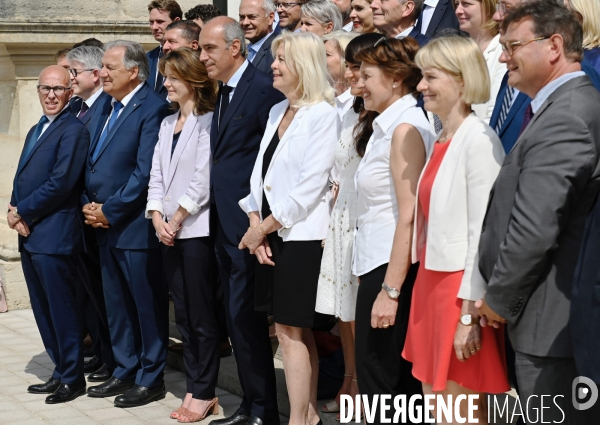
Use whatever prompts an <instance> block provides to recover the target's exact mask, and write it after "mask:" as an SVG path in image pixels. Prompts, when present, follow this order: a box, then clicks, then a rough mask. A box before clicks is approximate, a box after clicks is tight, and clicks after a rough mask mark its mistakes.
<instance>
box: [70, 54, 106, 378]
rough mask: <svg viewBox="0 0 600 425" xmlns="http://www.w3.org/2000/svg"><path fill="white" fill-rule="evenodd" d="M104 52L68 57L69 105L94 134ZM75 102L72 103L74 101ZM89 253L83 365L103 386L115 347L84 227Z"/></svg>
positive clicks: (82, 300) (84, 268)
mask: <svg viewBox="0 0 600 425" xmlns="http://www.w3.org/2000/svg"><path fill="white" fill-rule="evenodd" d="M103 55H104V50H103V49H101V48H100V47H97V46H80V47H77V48H74V49H73V50H71V51H70V52H69V53H67V60H68V62H69V73H70V74H71V87H72V88H73V93H74V95H76V96H78V97H77V101H76V102H73V101H71V102H70V106H71V112H72V113H73V115H75V116H76V117H77V118H79V120H80V121H81V122H82V123H83V125H85V127H86V128H87V129H88V131H89V132H91V131H92V123H93V122H94V121H93V120H92V117H93V116H94V115H96V114H99V112H100V107H99V105H101V104H103V103H104V102H106V101H107V99H110V95H109V94H107V93H105V92H104V91H103V90H102V79H101V78H100V69H102V56H103ZM71 100H72V99H71ZM83 232H84V235H85V241H86V252H85V253H82V254H81V255H80V259H81V263H80V265H81V276H82V281H83V287H82V288H79V289H80V291H79V294H78V305H79V308H80V309H81V317H82V318H83V323H84V325H85V328H86V329H87V331H88V332H89V334H90V337H91V338H92V351H93V353H94V357H92V358H91V359H90V360H88V361H86V362H85V364H84V372H86V373H90V375H89V376H88V381H89V382H104V381H106V380H107V379H108V378H110V377H111V375H112V372H113V370H114V367H115V364H114V357H113V353H112V344H111V342H110V334H109V330H108V320H107V318H106V305H105V303H104V294H103V289H102V278H101V270H100V253H99V251H98V244H97V242H96V235H95V232H94V229H92V227H91V226H84V230H83Z"/></svg>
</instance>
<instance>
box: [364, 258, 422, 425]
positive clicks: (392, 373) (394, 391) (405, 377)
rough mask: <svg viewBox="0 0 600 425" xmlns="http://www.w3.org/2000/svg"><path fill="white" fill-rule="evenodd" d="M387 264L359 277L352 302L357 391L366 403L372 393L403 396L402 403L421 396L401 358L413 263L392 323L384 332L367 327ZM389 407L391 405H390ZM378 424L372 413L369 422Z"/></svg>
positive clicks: (414, 270) (417, 383) (418, 384)
mask: <svg viewBox="0 0 600 425" xmlns="http://www.w3.org/2000/svg"><path fill="white" fill-rule="evenodd" d="M387 266H388V265H387V264H384V265H383V266H379V267H377V268H376V269H375V270H373V271H370V272H369V273H367V274H364V275H362V276H360V285H359V286H358V294H357V297H356V298H357V300H356V373H357V375H358V376H357V377H358V389H359V390H360V393H361V394H364V395H367V396H368V398H369V402H370V403H373V396H374V395H375V394H378V395H380V396H381V395H382V394H391V396H392V399H393V397H395V396H396V395H399V394H406V400H407V403H408V400H409V399H410V397H411V396H412V395H414V394H423V390H422V386H421V382H420V381H419V380H417V379H416V378H414V377H413V375H412V363H410V362H408V361H406V360H405V359H404V358H403V357H402V356H401V353H402V349H403V348H404V340H405V339H406V330H407V328H408V318H409V313H410V302H411V298H412V290H413V285H414V282H415V278H416V276H417V269H418V264H413V265H412V266H411V268H410V269H409V271H408V275H407V277H406V280H405V281H404V284H403V285H402V291H401V292H400V297H399V298H398V311H397V313H396V323H395V325H394V326H390V327H389V328H387V329H375V328H372V327H371V311H372V309H373V303H374V302H375V299H376V298H377V295H379V293H380V292H381V284H382V283H383V280H384V278H385V272H386V270H387ZM391 405H392V406H393V403H391ZM393 415H394V409H393V408H392V409H391V410H389V411H388V412H387V415H386V417H387V418H389V419H390V420H392V419H393ZM369 423H373V424H379V423H381V416H380V412H379V410H377V411H376V414H375V420H374V421H373V422H369Z"/></svg>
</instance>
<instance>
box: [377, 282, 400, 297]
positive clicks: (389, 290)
mask: <svg viewBox="0 0 600 425" xmlns="http://www.w3.org/2000/svg"><path fill="white" fill-rule="evenodd" d="M381 287H382V288H383V290H384V291H385V292H387V294H388V297H390V298H391V299H393V300H397V299H398V297H399V296H400V291H398V290H397V289H396V288H390V287H389V286H387V285H386V284H385V282H383V283H382V284H381Z"/></svg>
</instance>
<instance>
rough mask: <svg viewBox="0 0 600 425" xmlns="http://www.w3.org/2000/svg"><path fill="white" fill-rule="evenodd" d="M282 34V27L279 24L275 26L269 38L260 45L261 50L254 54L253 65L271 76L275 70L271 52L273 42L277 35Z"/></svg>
mask: <svg viewBox="0 0 600 425" xmlns="http://www.w3.org/2000/svg"><path fill="white" fill-rule="evenodd" d="M279 34H281V28H279V25H278V26H277V27H276V28H275V31H273V32H272V33H271V34H269V38H267V39H266V40H265V42H264V43H263V45H262V46H260V50H259V51H258V53H256V56H254V60H253V61H252V65H254V67H255V68H256V69H258V70H259V71H262V72H264V73H265V74H267V75H269V76H273V70H272V69H271V64H272V63H273V55H272V54H271V43H273V40H274V39H275V37H277V36H278V35H279Z"/></svg>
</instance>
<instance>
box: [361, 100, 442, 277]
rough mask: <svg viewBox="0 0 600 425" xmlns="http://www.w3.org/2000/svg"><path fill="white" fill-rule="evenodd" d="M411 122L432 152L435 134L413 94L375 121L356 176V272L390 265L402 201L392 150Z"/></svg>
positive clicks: (427, 149)
mask: <svg viewBox="0 0 600 425" xmlns="http://www.w3.org/2000/svg"><path fill="white" fill-rule="evenodd" d="M403 123H407V124H410V125H412V126H414V127H415V128H416V129H417V131H419V133H420V134H421V137H422V138H423V143H424V144H425V151H426V152H427V153H428V152H429V150H430V149H431V147H432V146H433V142H434V141H435V135H434V134H433V132H432V130H431V126H430V125H429V121H427V118H426V117H425V114H423V111H422V110H421V109H420V108H419V107H417V101H416V99H415V98H414V97H413V96H412V95H411V94H407V95H406V96H404V97H402V98H400V99H398V100H397V101H396V102H394V103H393V104H392V105H391V106H390V107H389V108H387V109H386V110H385V111H383V113H382V114H381V115H379V116H378V117H377V118H375V121H374V122H373V134H372V135H371V138H370V139H369V143H368V144H367V149H366V151H365V156H364V157H363V159H362V161H361V162H360V164H359V165H358V169H357V171H356V176H355V178H354V180H355V183H356V190H357V196H358V202H357V220H356V228H357V230H356V235H355V237H354V251H353V261H352V273H354V274H355V275H356V276H361V275H364V274H365V273H368V272H370V271H372V270H374V269H375V268H377V267H379V266H381V265H383V264H386V263H389V262H390V255H391V253H392V244H393V242H394V233H395V232H396V225H397V223H398V200H397V199H396V189H395V187H394V181H393V179H392V174H391V171H390V149H391V146H392V135H393V133H394V130H395V129H396V127H398V126H399V125H400V124H403Z"/></svg>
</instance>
